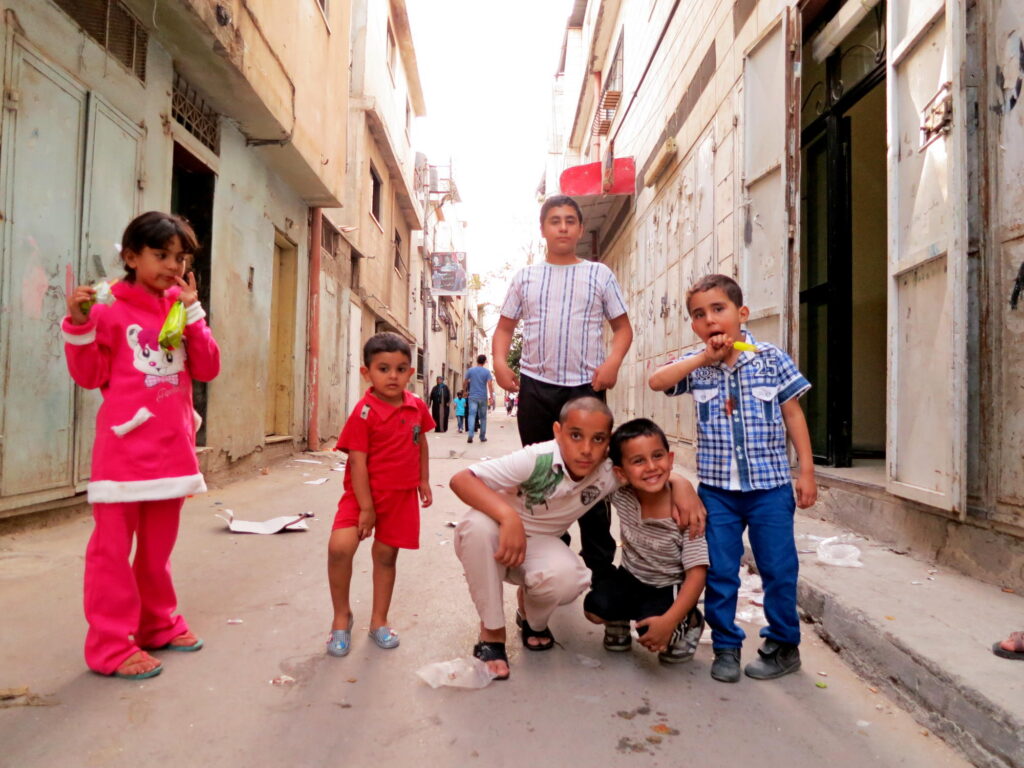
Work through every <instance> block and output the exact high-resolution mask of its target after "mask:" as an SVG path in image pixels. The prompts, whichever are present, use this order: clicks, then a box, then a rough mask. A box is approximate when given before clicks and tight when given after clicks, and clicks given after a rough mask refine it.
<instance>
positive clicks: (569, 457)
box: [554, 411, 612, 480]
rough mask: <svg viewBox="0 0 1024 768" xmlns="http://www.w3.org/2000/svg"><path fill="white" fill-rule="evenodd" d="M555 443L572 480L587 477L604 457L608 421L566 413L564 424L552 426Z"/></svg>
mask: <svg viewBox="0 0 1024 768" xmlns="http://www.w3.org/2000/svg"><path fill="white" fill-rule="evenodd" d="M554 431H555V441H556V442H557V443H558V449H559V450H560V451H561V453H562V461H564V462H565V468H566V469H567V470H569V476H570V477H571V478H572V479H573V480H580V479H582V478H584V477H586V476H587V475H589V474H590V473H591V471H593V470H594V469H595V468H596V467H597V466H598V465H600V464H601V462H603V461H604V460H605V459H606V458H607V457H608V440H609V438H610V437H611V433H612V423H611V419H609V418H608V416H607V415H606V414H604V413H598V412H591V411H569V413H568V415H567V416H566V417H565V422H564V423H556V424H555V428H554Z"/></svg>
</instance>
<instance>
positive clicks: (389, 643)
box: [370, 627, 398, 651]
mask: <svg viewBox="0 0 1024 768" xmlns="http://www.w3.org/2000/svg"><path fill="white" fill-rule="evenodd" d="M370 639H371V640H373V642H375V643H376V644H377V647H378V648H383V649H384V650H385V651H388V650H391V649H392V648H397V647H398V633H397V632H395V631H394V630H392V629H391V627H377V628H376V629H371V630H370Z"/></svg>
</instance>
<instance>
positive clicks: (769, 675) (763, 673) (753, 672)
mask: <svg viewBox="0 0 1024 768" xmlns="http://www.w3.org/2000/svg"><path fill="white" fill-rule="evenodd" d="M757 653H758V655H759V657H760V658H758V659H756V660H755V661H752V662H750V663H749V664H747V667H746V669H744V670H743V674H745V675H746V676H747V677H752V678H754V679H755V680H774V679H775V678H777V677H782V676H783V675H788V674H789V673H790V672H796V671H797V670H798V669H800V648H799V647H798V646H796V645H790V644H788V643H779V642H776V641H775V640H767V639H766V640H765V641H764V645H762V646H761V647H760V648H758V649H757Z"/></svg>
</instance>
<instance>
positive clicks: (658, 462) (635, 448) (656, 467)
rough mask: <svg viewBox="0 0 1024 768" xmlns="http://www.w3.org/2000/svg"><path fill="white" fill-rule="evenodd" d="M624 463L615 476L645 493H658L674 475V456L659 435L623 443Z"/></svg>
mask: <svg viewBox="0 0 1024 768" xmlns="http://www.w3.org/2000/svg"><path fill="white" fill-rule="evenodd" d="M621 447H622V466H620V467H615V475H616V477H618V478H619V480H622V481H624V482H626V483H629V485H631V486H632V487H633V488H635V489H636V490H638V491H641V492H644V493H658V492H660V491H661V490H662V489H663V488H664V487H665V484H666V483H668V480H669V477H670V476H671V474H672V463H673V460H674V458H675V457H674V455H673V453H672V451H670V450H668V449H667V448H666V447H665V446H664V444H663V443H662V442H661V438H660V437H658V436H657V435H641V436H640V437H634V438H633V439H632V440H626V441H625V442H623V443H622V446H621Z"/></svg>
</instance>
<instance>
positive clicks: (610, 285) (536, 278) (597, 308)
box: [501, 261, 626, 387]
mask: <svg viewBox="0 0 1024 768" xmlns="http://www.w3.org/2000/svg"><path fill="white" fill-rule="evenodd" d="M501 314H502V316H503V317H507V318H510V319H512V320H519V319H520V318H522V320H523V354H522V359H521V361H520V368H521V370H522V372H523V373H525V374H526V375H527V376H529V377H530V378H531V379H537V380H539V381H544V382H547V383H548V384H558V385H560V386H565V387H575V386H579V385H580V384H588V383H589V382H590V381H591V380H592V379H593V378H594V371H596V370H597V367H598V366H599V365H601V363H603V362H604V359H605V356H606V355H605V343H604V339H603V338H602V332H603V330H604V323H605V320H614V319H615V318H616V317H619V316H621V315H624V314H626V302H625V300H624V299H623V298H622V291H621V290H620V288H619V283H618V281H617V280H616V279H615V274H614V273H613V272H612V271H611V270H610V269H609V268H608V267H607V266H605V265H604V264H601V263H600V262H595V261H580V262H577V263H576V264H548V263H547V262H544V263H543V264H533V265H531V266H528V267H523V268H522V269H521V270H519V271H518V272H516V274H515V276H514V277H513V278H512V283H511V285H509V287H508V294H506V296H505V302H504V303H503V304H502V305H501Z"/></svg>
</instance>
